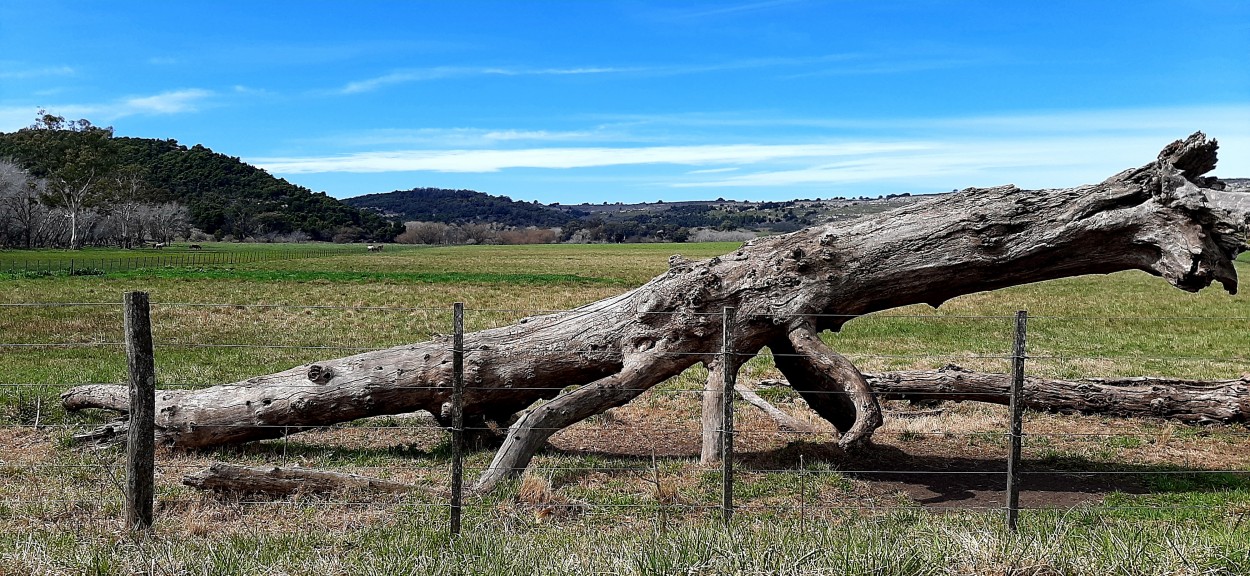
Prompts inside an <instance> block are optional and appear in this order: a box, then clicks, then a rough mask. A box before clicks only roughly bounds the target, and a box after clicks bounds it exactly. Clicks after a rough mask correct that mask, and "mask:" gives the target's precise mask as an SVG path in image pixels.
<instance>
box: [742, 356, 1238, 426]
mask: <svg viewBox="0 0 1250 576" xmlns="http://www.w3.org/2000/svg"><path fill="white" fill-rule="evenodd" d="M864 377H865V378H866V379H867V380H868V383H869V385H871V386H872V388H873V389H874V390H876V392H877V396H878V397H880V398H882V399H884V400H912V401H918V402H919V401H941V400H947V401H953V402H964V401H969V402H987V403H990V404H1007V403H1008V402H1009V399H1010V388H1011V375H1010V374H997V373H987V372H971V371H968V370H964V369H963V368H960V367H958V366H947V367H945V368H942V369H941V370H906V371H900V372H886V373H882V374H865V375H864ZM761 383H762V384H768V385H786V382H785V381H784V380H771V379H770V380H762V381H761ZM1022 398H1023V404H1024V406H1025V407H1026V408H1028V409H1030V410H1035V411H1038V412H1059V413H1070V414H1101V415H1106V416H1120V417H1155V418H1164V419H1169V420H1178V421H1181V422H1184V423H1187V424H1216V423H1237V422H1250V375H1245V376H1242V377H1241V378H1238V379H1232V380H1208V381H1199V380H1182V379H1175V378H1157V377H1148V376H1146V377H1134V378H1120V379H1105V378H1082V379H1077V380H1059V379H1046V378H1035V377H1026V378H1025V379H1024V390H1023V392H1022Z"/></svg>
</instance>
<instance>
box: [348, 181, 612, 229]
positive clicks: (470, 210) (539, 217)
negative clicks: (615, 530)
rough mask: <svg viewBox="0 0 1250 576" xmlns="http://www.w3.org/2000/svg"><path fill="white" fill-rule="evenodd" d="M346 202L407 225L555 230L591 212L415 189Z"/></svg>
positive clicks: (470, 193)
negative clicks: (503, 226)
mask: <svg viewBox="0 0 1250 576" xmlns="http://www.w3.org/2000/svg"><path fill="white" fill-rule="evenodd" d="M343 202H345V203H347V204H349V205H351V206H354V207H356V208H362V209H366V210H373V211H376V212H378V213H380V214H382V215H384V216H386V217H388V218H394V219H398V220H400V221H405V222H408V221H420V222H441V223H444V224H470V223H475V222H477V223H496V224H503V225H506V226H518V227H525V226H538V227H540V228H554V227H558V226H564V225H565V224H567V223H569V221H571V220H577V219H579V218H582V217H584V216H588V213H586V212H583V211H580V210H572V209H560V208H555V207H552V206H547V205H545V204H539V203H537V202H534V203H531V202H517V201H515V200H513V199H511V198H509V197H507V196H491V195H490V194H485V193H482V192H476V191H473V190H445V189H442V188H413V189H412V190H397V191H395V192H387V193H384V194H367V195H364V196H357V197H355V198H347V199H345V200H343Z"/></svg>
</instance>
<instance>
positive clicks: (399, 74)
mask: <svg viewBox="0 0 1250 576" xmlns="http://www.w3.org/2000/svg"><path fill="white" fill-rule="evenodd" d="M625 71H628V69H623V68H611V67H598V66H586V67H573V68H507V67H472V66H436V67H433V68H414V69H407V70H396V71H395V72H391V73H389V74H385V75H382V76H378V77H376V78H369V79H365V80H358V81H355V82H349V83H348V84H347V85H345V86H343V87H342V88H340V89H339V90H338V91H337V92H338V93H339V94H360V93H363V92H372V91H374V90H377V89H379V88H384V87H386V86H393V85H395V84H407V83H410V82H422V81H428V80H439V79H444V78H460V77H471V76H573V75H583V74H609V73H614V72H625Z"/></svg>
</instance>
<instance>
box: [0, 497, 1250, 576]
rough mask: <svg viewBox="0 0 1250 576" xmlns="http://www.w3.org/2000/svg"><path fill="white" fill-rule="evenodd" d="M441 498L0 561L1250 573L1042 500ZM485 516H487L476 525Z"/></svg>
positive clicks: (209, 569)
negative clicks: (1030, 507) (580, 515)
mask: <svg viewBox="0 0 1250 576" xmlns="http://www.w3.org/2000/svg"><path fill="white" fill-rule="evenodd" d="M442 519H443V512H442V511H432V512H423V511H405V512H402V513H398V514H395V515H393V516H391V517H388V518H385V519H380V520H377V521H375V522H372V523H370V524H369V525H367V526H365V525H362V526H349V527H345V528H347V529H342V530H328V529H319V528H315V527H310V528H307V529H301V530H298V531H283V532H278V533H275V530H274V529H273V528H272V527H269V526H266V525H264V524H263V523H262V522H260V521H259V519H258V522H257V523H256V524H255V525H253V526H252V527H251V528H250V529H245V530H239V531H232V532H229V533H210V534H206V535H204V536H201V537H191V538H188V537H184V536H171V535H167V534H163V533H162V532H161V531H160V530H159V528H158V531H157V533H156V534H155V535H153V536H151V537H149V538H144V539H138V540H135V539H130V538H127V537H125V536H124V535H122V534H116V533H113V534H108V533H81V532H79V533H73V534H62V535H60V536H56V535H53V534H49V533H47V532H42V531H32V532H27V533H21V534H18V533H7V534H4V535H3V536H0V573H6V574H19V573H20V574H31V575H53V574H99V575H111V574H119V575H120V574H135V573H143V574H186V575H206V576H207V575H212V576H228V575H244V574H292V575H296V574H299V575H303V574H307V575H338V574H393V575H413V576H418V575H419V576H428V575H431V574H447V575H452V574H462V575H470V574H482V575H491V576H494V575H498V574H544V575H570V576H573V575H579V576H580V575H584V574H622V575H635V574H636V575H668V574H743V575H755V574H783V575H786V574H794V575H798V574H839V575H865V576H868V575H873V576H880V575H887V576H888V575H898V576H911V575H956V574H959V575H962V574H977V575H982V574H1013V575H1016V574H1028V575H1037V576H1041V575H1073V576H1075V575H1090V576H1095V575H1096V576H1104V575H1108V574H1123V575H1143V576H1146V575H1160V576H1162V575H1169V576H1177V575H1194V576H1198V575H1222V574H1225V575H1235V574H1246V573H1250V547H1247V546H1246V545H1245V543H1246V542H1247V540H1248V539H1250V527H1248V526H1246V525H1245V524H1244V523H1242V522H1240V521H1239V520H1234V519H1230V520H1225V521H1219V522H1213V523H1204V524H1182V525H1169V524H1166V523H1127V522H1116V521H1108V520H1106V519H1104V518H1101V517H1100V516H1099V515H1098V514H1097V513H1096V512H1094V511H1087V510H1074V511H1071V512H1068V513H1047V514H1042V515H1037V516H1033V517H1031V518H1029V519H1028V520H1026V522H1025V524H1024V525H1023V526H1022V530H1021V532H1020V533H1019V534H1011V533H1008V532H1005V531H1004V530H1002V529H1001V528H1000V527H999V522H998V519H997V518H990V517H987V516H984V515H968V514H950V515H945V516H932V515H929V514H925V513H922V512H916V511H908V510H904V511H896V512H892V513H888V514H884V515H880V516H877V517H871V518H862V517H851V518H846V519H845V520H844V521H842V522H837V523H827V524H808V525H806V526H804V527H800V526H798V525H794V524H778V523H768V524H756V523H744V524H738V525H735V526H733V528H732V529H726V528H724V527H723V526H720V525H716V524H707V525H698V526H690V525H679V526H660V525H656V526H652V527H650V528H648V529H641V530H638V529H631V530H623V529H599V530H582V529H579V528H578V526H577V525H576V523H573V524H561V523H533V522H531V523H512V524H509V525H507V526H506V527H503V528H500V526H499V524H498V522H497V521H495V520H486V519H483V518H480V517H478V518H471V519H470V522H471V524H470V525H469V526H468V528H469V529H468V531H467V532H466V533H465V534H464V535H463V536H461V537H460V538H458V539H454V540H450V539H449V538H448V536H447V535H446V534H445V533H444V532H443V531H442V530H441V529H440V528H439V527H440V526H441V520H442ZM483 521H487V522H489V527H486V529H483V528H484V527H483V526H481V525H480V523H481V522H483Z"/></svg>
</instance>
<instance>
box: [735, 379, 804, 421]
mask: <svg viewBox="0 0 1250 576" xmlns="http://www.w3.org/2000/svg"><path fill="white" fill-rule="evenodd" d="M734 391H735V392H737V393H738V395H739V396H741V397H742V399H743V400H746V402H747V403H748V404H750V405H752V406H755V407H756V408H759V409H760V410H761V411H763V412H764V413H765V414H767V415H768V417H769V418H772V419H773V422H776V423H777V427H778V428H780V429H781V430H783V431H786V432H815V431H816V429H815V428H813V427H812V426H811V425H809V424H808V423H806V422H803V421H801V420H798V419H796V418H795V417H793V416H791V415H789V414H786V413H785V412H782V411H781V410H780V409H779V408H777V407H776V406H773V405H772V404H771V403H770V402H769V401H767V400H765V399H763V398H760V395H759V394H756V393H755V391H754V390H751V389H750V388H747V387H746V386H744V385H742V384H738V385H735V386H734Z"/></svg>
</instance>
